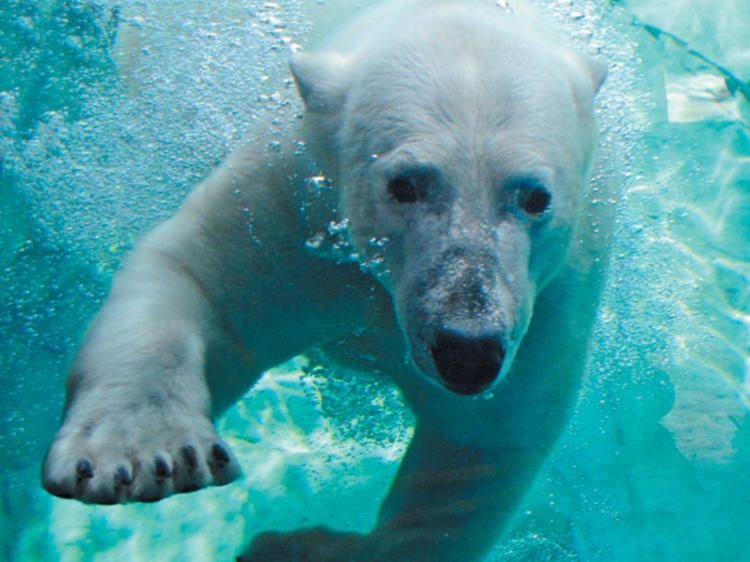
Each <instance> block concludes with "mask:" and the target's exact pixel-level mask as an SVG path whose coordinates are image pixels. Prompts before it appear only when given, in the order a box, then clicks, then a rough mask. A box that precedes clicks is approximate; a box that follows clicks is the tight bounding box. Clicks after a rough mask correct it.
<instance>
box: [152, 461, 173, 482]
mask: <svg viewBox="0 0 750 562" xmlns="http://www.w3.org/2000/svg"><path fill="white" fill-rule="evenodd" d="M154 465H155V466H156V477H157V478H169V477H170V476H172V469H171V468H170V467H169V464H167V461H165V460H164V459H163V458H161V457H156V460H155V461H154Z"/></svg>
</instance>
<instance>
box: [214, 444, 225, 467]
mask: <svg viewBox="0 0 750 562" xmlns="http://www.w3.org/2000/svg"><path fill="white" fill-rule="evenodd" d="M211 455H212V456H213V458H214V464H215V465H216V467H217V468H224V467H225V466H226V465H228V464H229V454H228V453H227V451H226V450H225V449H224V447H222V446H221V445H219V444H218V443H214V445H213V446H212V447H211Z"/></svg>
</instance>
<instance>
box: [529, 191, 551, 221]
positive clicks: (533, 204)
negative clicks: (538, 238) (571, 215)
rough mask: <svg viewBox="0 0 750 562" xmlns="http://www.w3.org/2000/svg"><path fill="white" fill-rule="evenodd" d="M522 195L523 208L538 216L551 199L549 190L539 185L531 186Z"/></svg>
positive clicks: (545, 208)
mask: <svg viewBox="0 0 750 562" xmlns="http://www.w3.org/2000/svg"><path fill="white" fill-rule="evenodd" d="M523 197H524V199H523V203H522V207H523V210H524V211H526V212H527V213H529V214H530V215H535V216H539V215H541V214H542V213H543V212H544V211H546V210H547V208H548V207H549V204H550V201H551V200H552V196H551V195H550V193H549V191H547V190H546V189H544V188H543V187H539V186H537V187H534V188H532V189H531V190H530V191H529V192H528V193H526V194H525V195H524V196H523Z"/></svg>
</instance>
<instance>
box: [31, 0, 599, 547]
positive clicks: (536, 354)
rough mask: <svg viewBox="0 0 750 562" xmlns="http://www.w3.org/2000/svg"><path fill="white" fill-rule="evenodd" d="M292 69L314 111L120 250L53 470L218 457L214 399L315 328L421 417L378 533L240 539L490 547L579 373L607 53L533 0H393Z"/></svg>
mask: <svg viewBox="0 0 750 562" xmlns="http://www.w3.org/2000/svg"><path fill="white" fill-rule="evenodd" d="M291 70H292V73H293V75H294V79H295V81H296V84H297V86H298V90H299V93H300V94H301V97H302V100H303V102H304V106H305V114H304V117H303V118H302V119H299V118H295V119H291V120H290V121H289V122H288V123H284V124H282V125H281V126H280V129H281V130H276V129H275V125H274V124H269V125H268V126H267V127H261V128H260V130H259V132H258V134H257V136H256V138H255V139H254V140H253V142H251V143H249V144H247V145H246V146H244V147H243V148H241V149H239V150H238V151H236V152H235V153H234V154H232V155H231V156H230V157H229V158H228V160H227V161H226V162H225V163H224V164H223V165H221V166H220V167H219V168H218V169H217V170H215V171H214V172H213V173H212V174H211V175H210V176H209V177H208V178H207V179H206V180H205V181H203V182H202V183H201V184H200V185H198V186H197V188H196V189H195V190H194V191H193V192H192V193H191V194H190V195H189V197H188V198H187V200H186V201H185V203H184V205H183V206H182V208H181V210H180V211H179V212H178V213H177V214H176V215H175V216H174V217H173V218H172V219H171V220H169V221H167V222H165V223H164V224H162V225H160V226H158V227H157V228H156V229H155V230H154V231H153V232H151V233H150V234H148V235H147V236H145V238H144V239H143V240H142V241H141V242H140V243H139V244H138V246H137V247H136V249H135V250H134V251H133V253H132V254H131V255H130V256H129V258H128V259H127V261H126V263H125V264H124V267H123V268H122V270H121V271H120V272H119V273H118V274H117V275H116V276H115V279H114V282H113V286H112V289H111V293H110V295H109V297H108V299H107V300H106V302H105V303H104V306H103V307H102V309H101V311H100V312H99V313H98V314H97V316H96V317H95V319H94V320H93V322H92V324H91V326H90V327H89V329H88V331H87V333H86V335H85V337H84V341H83V343H82V346H81V348H80V350H79V352H78V354H77V356H76V358H75V360H74V363H73V365H72V367H71V370H70V374H69V377H68V382H67V399H66V404H65V413H64V419H63V423H62V427H61V429H60V430H59V432H58V433H57V435H56V437H55V438H54V441H53V443H52V444H51V446H50V449H49V451H48V453H47V455H46V457H45V460H44V463H43V484H44V487H45V488H46V489H47V490H48V491H49V492H51V493H52V494H55V495H57V496H61V497H66V498H76V499H79V500H81V501H84V502H91V503H102V504H110V503H117V502H130V501H155V500H159V499H161V498H164V497H166V496H169V495H170V494H173V493H180V492H188V491H192V490H196V489H199V488H202V487H205V486H208V485H212V484H213V485H222V484H227V483H229V482H231V481H232V480H233V479H235V478H236V477H237V476H238V474H239V467H238V463H237V460H236V459H235V458H234V457H233V456H232V452H231V451H230V449H229V447H228V446H227V445H226V443H224V442H223V441H222V440H221V438H220V437H219V436H218V435H217V434H216V432H215V430H214V427H213V424H212V421H211V420H212V417H214V416H217V415H218V414H220V413H221V412H222V410H224V409H225V408H226V407H228V406H229V405H231V404H232V403H233V402H234V401H236V400H237V399H238V398H239V397H240V396H241V395H242V394H243V393H244V392H246V390H247V389H248V388H249V387H250V386H252V384H253V383H254V382H255V381H256V380H257V379H258V378H259V377H260V376H261V374H262V373H263V372H264V371H266V370H267V369H269V368H270V367H272V366H274V365H276V364H279V363H281V362H283V361H285V360H288V359H289V358H291V357H293V356H295V355H297V354H300V353H303V352H305V350H307V349H309V348H312V347H315V348H319V349H321V350H323V352H324V353H325V355H326V357H328V358H329V359H330V360H331V361H336V362H341V363H346V364H347V365H353V366H355V367H356V368H357V369H369V370H370V371H372V372H375V373H382V375H383V376H389V377H392V379H393V380H394V381H395V382H396V383H397V384H398V385H399V386H400V388H401V389H402V391H403V395H404V397H405V399H406V400H407V402H408V404H409V406H410V407H411V409H412V410H413V412H414V414H415V417H416V420H417V422H416V429H415V433H414V437H413V440H412V442H411V443H410V445H409V448H408V451H407V452H406V455H405V457H404V459H403V461H402V463H401V466H400V468H399V471H398V474H397V476H396V478H395V480H394V482H393V484H392V486H391V488H390V491H389V493H388V495H387V497H386V499H385V501H384V503H383V505H382V507H381V510H380V514H379V517H378V522H377V524H376V526H375V528H374V529H373V530H372V532H371V533H369V534H367V535H359V534H353V533H340V532H337V531H335V530H332V529H327V528H315V529H307V530H301V531H298V532H294V533H285V534H273V533H266V534H263V535H260V536H258V537H256V538H255V540H254V541H253V542H252V544H251V545H250V548H249V550H248V551H247V552H246V553H245V554H244V555H243V557H241V559H244V560H274V559H278V560H360V559H362V560H400V561H408V560H460V561H463V562H465V561H469V560H478V559H481V558H482V556H484V555H485V554H486V553H487V552H488V550H489V549H490V548H491V546H492V545H493V543H494V542H495V541H496V540H497V539H498V537H499V535H500V533H501V531H502V530H503V528H504V527H505V525H506V524H507V522H508V520H509V518H510V516H511V515H512V514H513V511H514V509H515V507H516V506H517V505H518V504H519V501H520V500H521V498H522V497H523V495H524V492H525V491H526V490H527V489H528V487H529V485H530V483H531V482H532V480H533V479H534V476H535V474H536V472H537V471H538V469H539V467H540V465H541V463H542V461H543V460H544V458H545V456H546V454H547V453H548V451H549V450H550V448H551V447H552V445H553V443H554V442H555V440H556V438H557V437H558V435H559V434H560V432H561V431H562V429H563V428H564V426H565V423H566V418H567V415H568V413H569V410H570V409H571V404H572V403H573V402H574V400H575V398H576V393H577V392H576V391H577V389H578V387H579V382H580V379H581V373H582V366H583V363H584V358H585V354H586V348H587V341H588V337H589V333H590V330H591V326H592V319H593V318H594V313H595V310H596V303H597V298H598V292H599V285H600V280H601V277H602V272H603V270H604V267H605V263H606V247H607V237H608V236H607V232H608V228H609V225H610V224H611V219H610V218H609V217H608V216H605V215H606V214H607V213H608V212H609V210H608V206H607V205H604V204H597V205H592V204H591V203H590V200H591V198H592V195H591V192H590V191H589V187H588V185H589V184H588V180H587V176H588V174H589V173H590V168H591V162H592V154H593V152H594V148H595V145H596V138H597V122H596V118H595V115H594V110H593V99H594V96H595V95H596V93H597V91H598V90H599V87H600V86H601V84H602V82H603V80H604V77H605V74H606V70H605V68H604V65H603V64H602V63H601V62H599V61H597V60H594V59H592V58H589V57H587V56H583V55H578V54H574V53H573V52H571V51H570V50H568V49H567V48H565V47H562V46H560V45H558V44H557V43H555V42H553V41H551V40H550V39H549V38H548V34H547V33H546V32H539V31H538V28H537V24H536V23H535V22H534V21H533V19H529V18H528V17H527V16H524V15H521V14H519V13H510V12H508V11H503V10H501V9H500V8H498V7H495V6H490V5H485V4H482V3H480V2H470V1H466V2H461V3H458V2H455V1H439V2H436V1H434V0H431V1H428V0H412V1H407V2H405V1H397V2H391V3H388V4H385V5H384V6H383V7H381V8H379V9H376V10H375V11H374V12H372V13H371V14H370V15H369V16H365V17H364V19H362V20H360V21H358V22H355V23H354V24H352V26H351V27H350V28H349V30H348V31H344V32H343V33H341V34H339V35H337V36H335V37H334V38H333V39H331V40H330V41H328V42H327V43H325V44H323V45H321V46H320V47H319V48H318V49H317V50H314V51H311V52H306V53H297V54H296V55H295V56H294V57H293V59H292V61H291ZM341 230H345V231H346V237H345V238H342V239H341V240H340V241H339V243H337V244H335V246H337V247H338V250H337V249H336V248H333V246H331V247H329V248H328V251H321V245H323V246H325V244H321V241H324V240H325V238H326V236H328V235H329V234H330V233H331V232H332V231H337V232H338V231H341Z"/></svg>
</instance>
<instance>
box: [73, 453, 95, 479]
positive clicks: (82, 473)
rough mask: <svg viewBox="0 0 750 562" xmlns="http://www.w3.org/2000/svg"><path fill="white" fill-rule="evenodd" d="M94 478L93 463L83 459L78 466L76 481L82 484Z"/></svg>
mask: <svg viewBox="0 0 750 562" xmlns="http://www.w3.org/2000/svg"><path fill="white" fill-rule="evenodd" d="M93 477H94V469H93V467H92V466H91V463H90V462H89V461H88V460H86V459H81V460H79V461H78V464H77V465H76V480H77V481H78V482H79V483H81V482H83V481H84V480H88V479H89V478H93Z"/></svg>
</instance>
